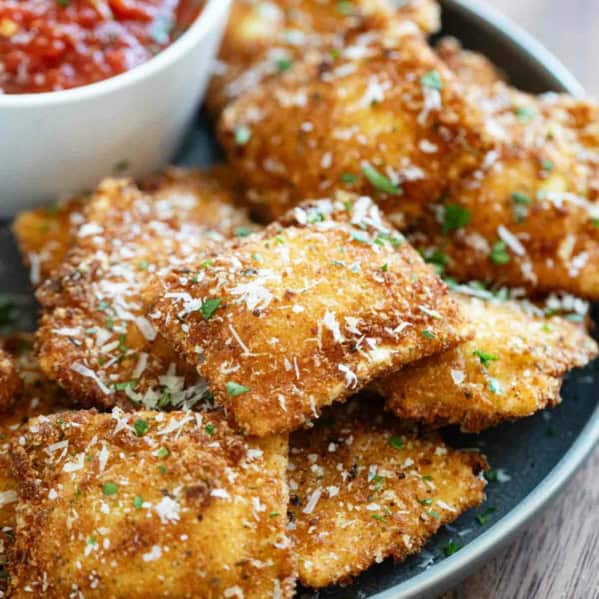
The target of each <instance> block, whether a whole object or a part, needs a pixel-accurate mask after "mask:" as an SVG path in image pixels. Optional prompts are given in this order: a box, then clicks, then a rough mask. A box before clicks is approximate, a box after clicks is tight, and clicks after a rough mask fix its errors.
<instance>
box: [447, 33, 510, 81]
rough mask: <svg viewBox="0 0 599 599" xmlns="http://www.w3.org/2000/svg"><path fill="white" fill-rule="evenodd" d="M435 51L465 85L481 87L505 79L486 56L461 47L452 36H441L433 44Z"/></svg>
mask: <svg viewBox="0 0 599 599" xmlns="http://www.w3.org/2000/svg"><path fill="white" fill-rule="evenodd" d="M435 51H436V52H437V54H438V56H439V58H441V60H443V62H444V63H445V64H446V65H447V66H448V67H449V68H450V69H451V70H452V71H453V72H454V73H455V74H456V76H457V77H458V79H459V80H460V82H461V83H463V84H465V85H468V86H477V87H478V88H479V89H482V88H488V87H491V86H492V85H494V84H495V83H497V82H498V81H505V77H504V75H503V73H502V72H501V71H500V70H499V69H498V68H497V67H496V66H495V65H494V64H493V63H492V62H491V61H490V60H489V59H488V58H487V57H486V56H483V55H482V54H479V53H478V52H472V51H471V50H466V49H464V48H462V45H461V44H460V42H459V41H458V40H457V39H455V38H453V37H444V38H442V39H441V40H440V41H439V43H438V44H437V45H436V46H435Z"/></svg>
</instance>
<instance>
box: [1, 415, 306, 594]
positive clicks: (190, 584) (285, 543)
mask: <svg viewBox="0 0 599 599" xmlns="http://www.w3.org/2000/svg"><path fill="white" fill-rule="evenodd" d="M287 452H288V449H287V440H286V439H285V438H283V437H268V438H264V439H248V438H244V437H241V436H240V435H238V434H236V433H234V432H233V431H231V429H230V428H229V427H228V426H227V424H226V422H225V421H224V419H223V416H222V415H221V414H218V413H203V414H199V413H192V412H170V413H168V414H167V413H164V412H146V411H144V412H136V413H134V414H125V413H123V412H121V411H120V410H119V409H118V408H115V409H114V410H113V412H112V414H98V413H96V412H94V411H91V412H87V411H79V412H69V413H64V414H61V415H60V416H55V417H53V416H50V417H40V418H37V419H35V420H33V421H30V423H29V425H28V426H27V427H26V429H25V430H24V431H22V433H21V441H20V442H19V443H14V444H13V445H12V454H11V460H12V465H13V468H14V471H15V474H16V475H17V476H18V481H19V487H18V495H19V505H18V508H17V530H16V542H15V551H14V556H13V558H12V559H11V563H10V565H11V586H10V592H11V593H12V594H11V597H15V598H22V597H31V596H32V593H33V595H34V596H38V595H43V596H44V597H48V599H63V598H64V597H67V596H70V595H72V594H73V593H75V594H77V596H85V597H89V598H93V597H102V598H104V597H110V598H112V599H142V598H143V599H145V598H147V597H155V598H159V597H169V598H170V599H191V598H194V599H195V598H202V599H216V598H220V597H225V598H230V597H246V598H255V599H259V598H262V597H279V598H281V599H283V598H287V597H291V596H292V594H293V591H294V587H295V566H294V563H293V558H292V556H291V551H290V542H289V539H288V538H287V535H286V518H285V512H286V507H287V501H288V492H287V484H286V480H285V468H286V464H287Z"/></svg>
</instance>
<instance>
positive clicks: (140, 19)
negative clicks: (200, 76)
mask: <svg viewBox="0 0 599 599" xmlns="http://www.w3.org/2000/svg"><path fill="white" fill-rule="evenodd" d="M201 6H202V2H201V0H0V93H5V94H24V93H36V92H48V91H56V90H63V89H69V88H72V87H79V86H82V85H87V84H88V83H93V82H95V81H100V80H102V79H107V78H109V77H112V76H114V75H117V74H119V73H123V72H124V71H128V70H130V69H132V68H134V67H136V66H137V65H139V64H141V63H143V62H146V61H147V60H148V59H150V58H151V57H152V56H154V55H155V54H157V53H158V52H160V51H161V50H163V49H164V48H166V47H167V46H168V45H170V44H171V43H172V42H173V41H174V40H175V39H176V38H177V37H178V36H179V35H180V34H181V33H182V32H183V31H184V30H185V29H186V28H187V27H188V26H189V25H190V24H191V23H192V22H193V20H194V19H195V18H196V16H197V15H198V13H199V12H200V10H201Z"/></svg>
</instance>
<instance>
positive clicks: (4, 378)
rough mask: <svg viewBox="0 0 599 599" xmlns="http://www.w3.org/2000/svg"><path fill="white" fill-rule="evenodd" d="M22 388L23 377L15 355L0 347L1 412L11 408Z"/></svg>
mask: <svg viewBox="0 0 599 599" xmlns="http://www.w3.org/2000/svg"><path fill="white" fill-rule="evenodd" d="M20 390H21V379H20V378H19V374H18V372H17V367H16V364H15V360H14V358H13V356H11V355H10V354H8V353H7V352H6V351H4V350H3V349H2V348H1V347H0V414H2V413H3V412H6V411H8V410H10V408H11V407H12V405H13V404H14V402H15V399H16V396H17V394H18V393H19V391H20Z"/></svg>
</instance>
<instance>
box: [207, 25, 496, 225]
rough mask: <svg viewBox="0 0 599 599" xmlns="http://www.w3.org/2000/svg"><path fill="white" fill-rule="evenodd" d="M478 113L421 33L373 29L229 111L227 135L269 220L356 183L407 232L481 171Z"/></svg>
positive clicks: (223, 135) (222, 130)
mask: <svg viewBox="0 0 599 599" xmlns="http://www.w3.org/2000/svg"><path fill="white" fill-rule="evenodd" d="M483 133H484V131H483V120H482V115H481V114H480V111H479V110H478V109H476V107H474V106H471V105H469V104H468V103H467V102H465V101H464V99H463V91H462V90H461V87H460V86H459V85H458V83H457V81H456V79H455V77H454V75H453V74H452V73H451V71H450V70H449V69H448V68H447V67H446V66H445V64H444V63H443V61H442V60H440V59H439V58H438V57H437V56H436V55H435V53H434V52H433V50H432V49H431V48H429V47H428V45H427V43H426V41H425V40H423V39H422V38H421V36H417V35H409V34H408V35H403V36H397V35H386V34H376V33H373V34H371V35H367V36H366V35H365V36H362V37H361V38H358V39H356V40H355V41H354V43H353V44H352V45H350V46H348V47H345V48H343V49H342V50H341V51H340V52H339V55H338V56H337V55H335V56H331V55H330V54H327V53H323V54H322V55H321V56H320V57H319V59H318V60H312V61H306V62H304V63H302V64H301V65H297V66H296V67H295V68H294V69H292V70H290V71H289V72H288V73H284V74H283V75H282V76H281V77H278V78H277V79H276V80H273V81H270V82H268V83H267V84H264V85H261V86H259V87H257V88H256V89H255V90H253V91H252V92H249V93H247V94H245V95H244V96H242V97H241V98H240V99H239V100H238V101H236V102H234V103H232V104H231V105H230V106H229V107H228V108H227V109H226V110H225V111H224V113H223V116H222V118H221V122H220V127H219V135H220V139H221V142H222V143H223V145H224V147H225V149H226V151H227V154H228V157H229V159H230V161H231V163H232V164H233V165H234V167H235V170H236V172H238V173H239V174H240V175H241V177H242V178H243V180H244V183H245V184H246V186H247V192H246V198H247V200H248V202H249V203H250V204H251V206H252V209H253V210H254V212H255V213H256V214H257V215H258V216H260V217H262V218H266V219H268V218H275V217H278V216H280V215H281V214H282V213H283V212H284V211H285V210H287V209H288V208H289V207H292V206H293V205H295V204H297V203H298V202H299V201H302V200H304V199H312V198H319V197H323V195H325V194H326V193H330V192H329V190H334V189H336V188H342V189H347V190H350V191H353V192H356V193H360V194H365V195H373V194H374V197H375V199H376V201H377V202H378V203H379V204H380V206H381V207H382V208H383V210H384V211H385V213H386V214H387V215H388V216H389V217H390V218H391V219H392V221H393V223H394V224H395V225H396V226H398V227H400V228H405V227H406V226H407V225H408V224H409V223H411V222H412V221H413V220H414V219H415V218H417V217H419V216H420V215H421V214H422V212H423V211H427V210H428V209H429V204H430V203H432V202H434V201H436V200H437V198H438V197H439V196H442V195H443V193H445V191H446V189H447V188H448V186H450V185H451V184H455V183H456V182H457V181H459V180H460V179H462V178H463V177H464V176H465V175H466V174H468V173H470V172H471V171H473V170H475V169H476V168H479V167H480V164H481V161H482V159H483V157H484V155H485V153H486V151H487V145H486V141H485V139H484V137H485V136H484V134H483Z"/></svg>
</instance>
